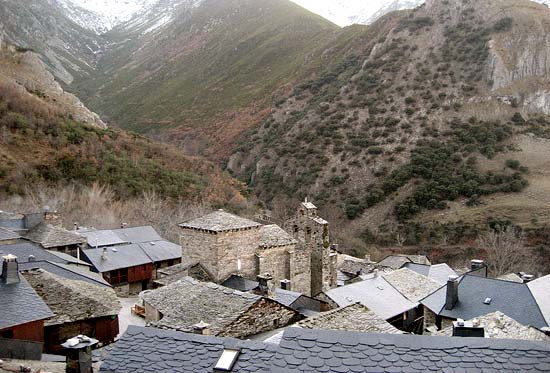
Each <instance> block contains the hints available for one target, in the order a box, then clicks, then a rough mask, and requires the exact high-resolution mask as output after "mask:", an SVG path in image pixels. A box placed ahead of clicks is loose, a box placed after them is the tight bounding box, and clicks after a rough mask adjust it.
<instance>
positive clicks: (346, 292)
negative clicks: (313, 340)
mask: <svg viewBox="0 0 550 373" xmlns="http://www.w3.org/2000/svg"><path fill="white" fill-rule="evenodd" d="M325 294H326V295H327V296H328V297H329V298H330V299H332V300H333V301H334V302H335V303H336V304H338V306H339V307H344V306H349V305H350V304H353V303H357V302H359V303H361V304H362V305H364V306H366V307H368V308H369V309H370V310H372V311H374V312H375V313H376V314H377V315H378V316H380V317H382V318H383V319H384V320H388V319H390V318H392V317H393V316H397V315H399V314H401V313H403V312H406V311H408V310H411V309H413V308H415V307H416V306H418V303H415V302H411V301H410V300H409V299H407V298H406V297H405V296H403V295H402V294H401V293H400V292H398V291H397V290H396V289H395V288H394V287H393V286H391V285H390V284H389V283H388V282H387V281H386V280H385V279H384V278H383V277H382V276H376V277H375V276H374V275H369V277H368V278H365V280H363V281H359V282H356V283H353V284H350V285H345V286H341V287H338V288H335V289H330V290H327V291H326V292H325Z"/></svg>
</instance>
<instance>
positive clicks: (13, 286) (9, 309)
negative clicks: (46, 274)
mask: <svg viewBox="0 0 550 373" xmlns="http://www.w3.org/2000/svg"><path fill="white" fill-rule="evenodd" d="M2 259H3V262H2V275H1V276H0V300H1V302H0V304H1V312H0V338H4V339H17V340H25V341H33V342H44V320H46V319H48V318H50V317H52V316H53V315H54V314H53V312H52V311H51V310H50V308H49V307H48V306H47V305H46V303H45V302H44V301H43V300H42V299H41V298H40V296H39V295H38V294H37V293H36V292H35V291H34V290H33V288H32V287H31V285H29V283H28V282H27V280H25V278H24V277H22V276H21V275H20V274H19V266H18V263H17V257H16V256H15V255H11V254H8V255H5V256H3V257H2Z"/></svg>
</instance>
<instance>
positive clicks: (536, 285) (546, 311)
mask: <svg viewBox="0 0 550 373" xmlns="http://www.w3.org/2000/svg"><path fill="white" fill-rule="evenodd" d="M527 287H528V288H529V290H530V291H531V294H532V295H533V297H534V298H535V301H536V302H537V305H538V306H539V309H540V311H541V312H542V315H543V316H544V319H545V320H546V324H547V325H549V326H550V275H546V276H544V277H540V278H537V279H536V280H534V281H531V282H529V283H527Z"/></svg>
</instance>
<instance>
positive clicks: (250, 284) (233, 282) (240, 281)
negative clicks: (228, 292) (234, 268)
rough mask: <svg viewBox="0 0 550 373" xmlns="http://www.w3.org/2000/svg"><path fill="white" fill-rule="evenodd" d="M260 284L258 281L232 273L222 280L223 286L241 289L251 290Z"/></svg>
mask: <svg viewBox="0 0 550 373" xmlns="http://www.w3.org/2000/svg"><path fill="white" fill-rule="evenodd" d="M258 285H259V283H258V282H257V281H252V280H249V279H247V278H244V277H242V276H239V275H231V276H229V277H228V278H227V280H225V281H224V282H222V286H225V287H226V288H230V289H233V290H239V291H250V290H253V289H256V288H257V287H258Z"/></svg>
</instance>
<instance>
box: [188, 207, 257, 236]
mask: <svg viewBox="0 0 550 373" xmlns="http://www.w3.org/2000/svg"><path fill="white" fill-rule="evenodd" d="M261 225H262V224H260V223H257V222H255V221H252V220H249V219H245V218H241V217H240V216H237V215H233V214H230V213H228V212H225V211H223V210H218V211H214V212H212V213H210V214H208V215H204V216H201V217H200V218H197V219H193V220H191V221H188V222H185V223H182V224H180V227H182V228H187V229H201V230H206V231H210V232H225V231H231V230H237V229H246V228H255V227H260V226H261Z"/></svg>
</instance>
